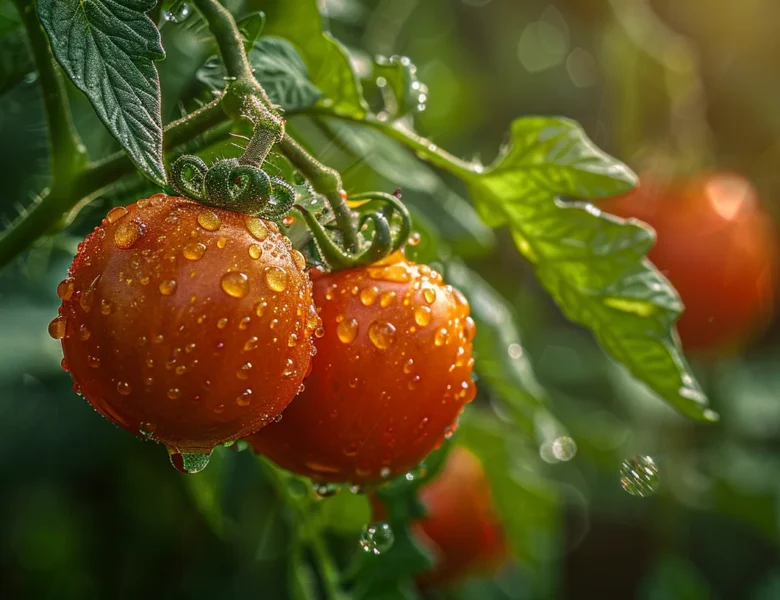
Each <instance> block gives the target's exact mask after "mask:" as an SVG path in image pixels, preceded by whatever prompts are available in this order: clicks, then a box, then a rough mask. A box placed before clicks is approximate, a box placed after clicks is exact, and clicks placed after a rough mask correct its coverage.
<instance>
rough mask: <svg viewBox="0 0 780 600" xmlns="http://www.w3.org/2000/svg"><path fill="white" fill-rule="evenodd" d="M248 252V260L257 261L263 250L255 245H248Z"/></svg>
mask: <svg viewBox="0 0 780 600" xmlns="http://www.w3.org/2000/svg"><path fill="white" fill-rule="evenodd" d="M248 252H249V258H251V259H252V260H257V259H258V258H260V257H261V256H262V255H263V249H262V248H261V247H260V246H258V245H257V244H252V245H250V246H249V249H248Z"/></svg>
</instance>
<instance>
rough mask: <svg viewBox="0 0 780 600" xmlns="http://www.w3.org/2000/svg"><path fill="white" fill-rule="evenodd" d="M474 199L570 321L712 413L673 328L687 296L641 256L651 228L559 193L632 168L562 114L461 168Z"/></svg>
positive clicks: (613, 181) (619, 182) (594, 194)
mask: <svg viewBox="0 0 780 600" xmlns="http://www.w3.org/2000/svg"><path fill="white" fill-rule="evenodd" d="M465 177H466V179H467V182H468V185H469V188H470V190H471V193H472V197H473V199H474V202H475V204H476V206H477V209H478V210H479V212H480V214H481V215H482V216H483V218H484V219H485V220H486V221H487V222H488V223H490V224H492V225H493V226H497V225H499V224H507V225H508V226H509V227H510V229H511V231H512V235H513V237H514V240H515V243H516V244H517V247H518V248H519V249H520V251H521V253H522V254H523V255H524V256H525V257H526V258H527V259H528V260H529V261H530V262H531V263H532V264H533V266H534V268H535V270H536V274H537V276H538V278H539V280H540V281H541V283H542V284H543V285H544V287H545V288H546V289H547V291H548V292H549V293H550V295H551V296H552V297H553V299H554V300H555V301H556V302H557V303H558V305H559V306H560V308H561V310H562V311H563V313H564V314H565V315H566V317H568V318H569V319H571V320H572V321H574V322H576V323H579V324H582V325H585V326H586V327H588V328H590V329H591V330H592V331H593V332H594V333H595V335H596V338H597V339H598V341H599V342H600V344H601V345H602V347H603V348H604V349H605V350H606V351H607V352H608V353H609V354H611V355H612V356H613V357H614V358H616V359H617V360H619V361H620V362H622V363H623V364H625V365H626V366H627V367H628V369H629V370H630V371H631V373H632V374H633V375H634V376H635V377H637V378H638V379H640V380H641V381H643V382H644V383H646V384H647V385H648V386H649V387H650V388H652V389H653V390H654V391H655V392H656V393H658V394H659V395H660V396H661V397H663V398H664V399H665V400H666V401H667V402H669V403H670V404H672V405H673V406H674V407H676V408H677V409H678V410H679V411H681V412H682V413H684V414H686V415H688V416H690V417H693V418H696V419H702V420H714V419H715V418H716V415H715V413H713V412H712V411H710V410H708V409H707V398H706V396H705V395H704V394H703V392H702V390H701V388H700V387H699V385H698V383H697V382H696V381H695V380H694V378H693V377H692V375H691V374H690V371H689V367H688V365H687V364H686V362H685V359H684V358H683V355H682V351H681V349H680V346H679V343H678V341H677V337H676V334H675V332H674V323H675V321H676V320H677V318H678V317H679V315H680V313H681V312H682V304H681V302H680V299H679V297H678V296H677V293H676V292H675V290H674V288H673V287H672V286H671V284H670V283H669V282H668V281H667V280H666V279H665V278H664V277H663V276H662V275H661V274H660V273H659V272H658V271H657V270H656V269H655V267H654V266H653V265H652V264H651V263H650V262H649V261H647V260H646V259H645V258H644V257H645V254H646V253H647V251H648V250H649V249H650V247H651V246H652V245H653V243H654V240H655V236H654V234H653V232H652V231H651V230H650V229H648V228H646V227H644V226H643V225H642V224H641V223H639V222H638V221H635V220H623V219H618V218H615V217H611V216H609V215H605V214H602V213H601V212H600V211H599V210H598V209H596V208H594V207H593V206H591V205H587V204H574V203H565V202H562V201H561V200H560V199H559V198H558V197H559V196H566V197H573V198H587V199H592V198H599V197H604V196H611V195H617V194H620V193H624V192H626V191H628V190H630V189H631V188H632V186H633V185H634V182H635V176H634V175H633V174H632V173H631V172H630V171H629V170H628V168H627V167H625V166H624V165H623V164H622V163H620V162H618V161H617V160H615V159H613V158H611V157H610V156H608V155H607V154H605V153H603V152H602V151H600V150H599V149H598V148H596V147H595V146H594V145H593V143H592V142H591V141H590V140H589V139H588V138H587V137H586V136H585V134H584V132H583V131H582V130H581V129H580V127H579V126H578V125H577V124H576V123H574V122H572V121H568V120H565V119H551V118H528V119H519V120H517V121H515V122H514V123H513V124H512V135H511V144H510V146H509V147H508V148H506V149H505V150H504V152H502V154H501V155H500V156H499V157H498V159H497V160H496V162H495V163H494V164H493V165H491V166H490V167H489V168H487V169H485V170H484V172H482V173H477V172H468V173H467V174H465Z"/></svg>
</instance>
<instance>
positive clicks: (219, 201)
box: [171, 155, 295, 219]
mask: <svg viewBox="0 0 780 600" xmlns="http://www.w3.org/2000/svg"><path fill="white" fill-rule="evenodd" d="M171 180H172V185H173V187H174V188H175V189H176V191H177V192H179V193H180V194H181V195H182V196H187V197H188V198H192V199H193V200H197V201H198V202H200V203H201V204H205V205H207V206H214V207H216V208H223V209H225V210H232V211H237V212H243V213H247V214H251V215H256V216H259V217H263V218H266V219H274V218H277V217H280V216H282V215H284V214H285V213H286V212H288V211H289V210H290V208H292V205H293V204H294V203H295V190H293V188H292V187H291V186H290V185H288V184H287V183H286V182H284V181H283V180H281V179H271V178H270V177H269V176H268V174H267V173H266V172H265V171H263V170H262V169H260V168H259V167H255V166H252V165H248V164H241V163H240V162H239V161H238V160H237V159H235V158H231V159H227V160H220V161H217V162H216V163H214V164H213V165H211V167H207V166H206V163H205V162H203V160H201V159H200V158H198V157H197V156H190V155H185V156H181V157H179V158H178V159H176V161H175V162H174V163H173V165H171Z"/></svg>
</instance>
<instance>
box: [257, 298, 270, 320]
mask: <svg viewBox="0 0 780 600" xmlns="http://www.w3.org/2000/svg"><path fill="white" fill-rule="evenodd" d="M266 308H268V302H266V301H265V300H262V301H260V302H258V303H257V304H255V314H256V315H257V316H258V317H262V316H263V313H265V309H266Z"/></svg>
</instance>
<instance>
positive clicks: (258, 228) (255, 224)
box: [245, 217, 268, 242]
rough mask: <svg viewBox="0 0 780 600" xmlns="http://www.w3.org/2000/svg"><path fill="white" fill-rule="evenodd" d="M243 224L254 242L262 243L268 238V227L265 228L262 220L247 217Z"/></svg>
mask: <svg viewBox="0 0 780 600" xmlns="http://www.w3.org/2000/svg"><path fill="white" fill-rule="evenodd" d="M245 223H246V229H247V231H248V232H249V233H250V234H251V235H252V237H253V238H255V239H256V240H259V241H261V242H262V241H263V240H264V239H265V238H267V237H268V227H266V225H265V222H264V221H263V220H262V219H260V218H258V217H247V218H246V220H245Z"/></svg>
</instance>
